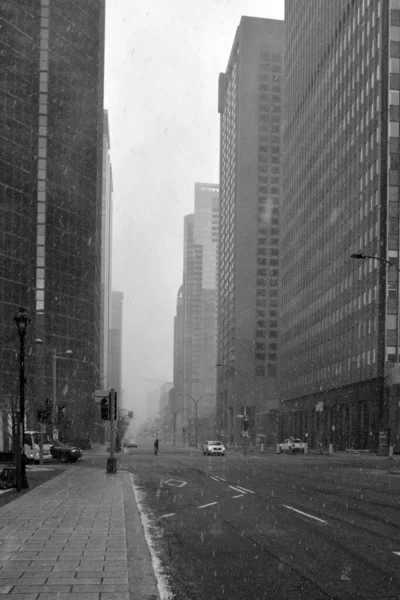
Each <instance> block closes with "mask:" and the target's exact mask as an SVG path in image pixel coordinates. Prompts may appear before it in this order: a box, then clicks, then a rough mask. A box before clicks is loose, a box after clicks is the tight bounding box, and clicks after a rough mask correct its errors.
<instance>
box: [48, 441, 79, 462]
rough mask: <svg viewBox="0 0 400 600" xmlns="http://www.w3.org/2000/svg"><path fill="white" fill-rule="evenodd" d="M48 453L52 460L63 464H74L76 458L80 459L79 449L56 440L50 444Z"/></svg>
mask: <svg viewBox="0 0 400 600" xmlns="http://www.w3.org/2000/svg"><path fill="white" fill-rule="evenodd" d="M50 452H51V456H52V457H53V458H57V459H58V460H60V461H61V462H63V463H66V462H76V461H77V460H78V458H82V450H81V449H80V448H78V447H77V446H70V445H67V444H63V443H62V442H59V441H58V440H54V441H53V442H51V447H50Z"/></svg>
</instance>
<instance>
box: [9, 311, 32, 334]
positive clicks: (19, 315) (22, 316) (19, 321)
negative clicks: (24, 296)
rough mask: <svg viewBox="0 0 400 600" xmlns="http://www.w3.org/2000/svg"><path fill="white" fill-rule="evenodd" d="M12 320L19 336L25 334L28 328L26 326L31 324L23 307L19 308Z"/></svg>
mask: <svg viewBox="0 0 400 600" xmlns="http://www.w3.org/2000/svg"><path fill="white" fill-rule="evenodd" d="M13 320H14V321H15V323H16V325H17V329H18V333H19V334H20V335H24V334H25V333H26V328H27V327H28V324H29V323H30V322H31V318H30V316H29V314H28V311H27V310H26V309H25V308H24V307H23V306H20V307H19V308H18V311H17V312H16V314H15V316H14V318H13Z"/></svg>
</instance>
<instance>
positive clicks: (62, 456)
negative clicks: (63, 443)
mask: <svg viewBox="0 0 400 600" xmlns="http://www.w3.org/2000/svg"><path fill="white" fill-rule="evenodd" d="M68 460H69V457H68V454H66V453H65V452H63V453H62V454H60V462H62V463H66V462H68Z"/></svg>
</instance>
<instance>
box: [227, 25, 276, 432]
mask: <svg viewBox="0 0 400 600" xmlns="http://www.w3.org/2000/svg"><path fill="white" fill-rule="evenodd" d="M282 60H283V21H276V20H270V19H258V18H252V17H242V19H241V21H240V24H239V26H238V28H237V32H236V36H235V39H234V42H233V46H232V50H231V53H230V57H229V61H228V65H227V68H226V72H225V73H221V75H220V77H219V90H218V111H219V113H220V248H219V267H218V364H219V365H221V366H220V367H219V374H218V387H217V398H218V408H217V410H218V429H219V432H220V435H221V436H222V437H223V439H224V440H225V441H228V442H234V443H236V442H239V441H240V440H241V439H242V421H241V420H240V419H238V418H237V415H238V414H241V413H243V412H244V409H245V407H246V413H247V415H248V416H249V417H250V419H251V421H252V425H251V428H250V433H251V435H252V438H253V439H254V438H255V426H254V420H255V417H254V415H255V413H257V412H265V411H266V410H268V409H269V408H272V407H273V406H275V405H276V401H277V397H276V396H277V393H276V374H277V345H278V339H277V337H278V336H277V333H278V328H277V327H278V273H279V204H280V194H281V176H280V175H281V173H280V164H281V162H280V155H281V96H282V68H283V63H282Z"/></svg>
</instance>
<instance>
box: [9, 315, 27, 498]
mask: <svg viewBox="0 0 400 600" xmlns="http://www.w3.org/2000/svg"><path fill="white" fill-rule="evenodd" d="M13 320H14V321H15V323H16V325H17V329H18V335H19V418H18V419H17V447H16V449H15V460H16V475H17V491H18V492H20V491H21V490H22V489H28V488H29V485H28V478H27V476H26V468H25V453H24V447H25V446H24V421H25V336H26V329H27V327H28V324H29V323H30V322H31V319H30V317H29V315H28V313H27V311H26V310H25V308H23V307H22V306H21V307H19V308H18V312H17V313H16V314H15V316H14V318H13Z"/></svg>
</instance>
